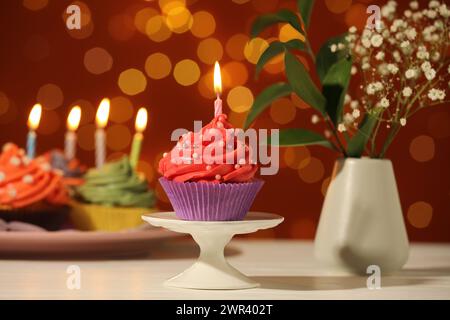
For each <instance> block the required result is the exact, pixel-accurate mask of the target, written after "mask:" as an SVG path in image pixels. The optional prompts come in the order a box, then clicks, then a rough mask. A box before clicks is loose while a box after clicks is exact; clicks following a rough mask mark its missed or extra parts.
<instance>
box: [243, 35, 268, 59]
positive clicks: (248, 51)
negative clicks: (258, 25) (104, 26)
mask: <svg viewBox="0 0 450 320" xmlns="http://www.w3.org/2000/svg"><path fill="white" fill-rule="evenodd" d="M268 46H269V44H268V42H267V41H266V40H264V39H262V38H259V37H256V38H253V39H251V40H250V41H248V42H247V44H246V45H245V48H244V55H245V58H246V59H247V61H248V62H250V63H253V64H256V63H257V62H258V59H259V57H260V56H261V54H262V53H263V52H264V50H266V49H267V47H268Z"/></svg>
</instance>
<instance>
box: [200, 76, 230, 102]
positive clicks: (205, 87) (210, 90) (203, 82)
mask: <svg viewBox="0 0 450 320" xmlns="http://www.w3.org/2000/svg"><path fill="white" fill-rule="evenodd" d="M224 80H226V79H224V74H223V71H222V82H223V81H224ZM213 81H214V72H213V71H212V70H210V71H208V72H207V73H206V74H204V75H203V76H202V77H201V78H200V80H199V81H198V85H197V88H198V91H199V92H200V95H201V96H202V97H204V98H206V99H214V98H215V96H216V93H215V92H214V86H213ZM222 85H223V86H224V87H225V83H222Z"/></svg>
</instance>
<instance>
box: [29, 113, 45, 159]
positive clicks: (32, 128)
mask: <svg viewBox="0 0 450 320" xmlns="http://www.w3.org/2000/svg"><path fill="white" fill-rule="evenodd" d="M41 114H42V106H41V105H40V104H35V105H34V106H33V108H32V109H31V112H30V115H29V116H28V128H29V131H28V135H27V157H28V158H30V159H33V158H34V155H35V153H36V129H37V128H38V127H39V122H40V121H41Z"/></svg>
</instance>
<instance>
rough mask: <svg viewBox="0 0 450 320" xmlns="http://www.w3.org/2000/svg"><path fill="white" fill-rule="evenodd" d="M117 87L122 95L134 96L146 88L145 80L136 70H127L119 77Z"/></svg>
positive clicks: (140, 72)
mask: <svg viewBox="0 0 450 320" xmlns="http://www.w3.org/2000/svg"><path fill="white" fill-rule="evenodd" d="M118 85H119V88H120V90H122V92H123V93H125V94H127V95H129V96H134V95H136V94H138V93H141V92H142V91H144V90H145V88H146V87H147V79H146V78H145V75H144V74H143V73H142V71H140V70H138V69H134V68H131V69H127V70H125V71H123V72H122V73H121V74H120V75H119V80H118Z"/></svg>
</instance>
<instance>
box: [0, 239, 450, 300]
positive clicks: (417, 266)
mask: <svg viewBox="0 0 450 320" xmlns="http://www.w3.org/2000/svg"><path fill="white" fill-rule="evenodd" d="M312 249H313V247H312V242H306V241H292V240H246V239H238V240H233V241H232V242H231V244H230V245H229V246H228V248H227V252H226V254H227V256H228V261H229V262H230V263H231V264H232V265H234V266H235V267H237V268H238V269H239V270H241V271H242V272H243V273H245V274H247V275H248V276H251V277H254V278H255V279H256V280H257V281H259V282H260V283H261V284H262V287H261V288H257V289H248V290H237V291H204V290H188V289H174V288H167V287H165V286H164V285H163V282H164V280H166V279H168V278H170V277H171V276H174V275H176V274H177V273H179V272H181V271H182V270H184V269H185V268H187V267H189V265H190V264H191V263H192V262H193V261H194V259H195V258H196V255H197V253H198V250H197V248H196V247H195V245H194V244H193V242H192V241H188V240H182V239H177V240H170V241H168V242H166V243H163V244H160V245H159V246H157V249H152V252H151V253H150V254H149V256H148V257H144V258H134V259H122V260H84V261H83V260H74V261H72V260H65V261H58V260H55V261H48V260H46V261H43V260H32V261H29V260H1V261H0V299H450V244H425V243H423V244H419V243H415V244H412V245H411V254H410V259H409V261H408V263H407V265H406V266H405V268H404V270H403V271H401V272H399V273H398V274H396V275H391V276H386V277H382V280H381V287H382V288H381V289H378V290H373V289H372V290H369V289H367V286H366V280H367V278H366V277H357V276H349V275H345V274H337V273H336V272H334V273H332V272H330V271H329V270H326V269H324V267H322V266H320V265H319V264H318V263H317V262H316V261H315V260H314V259H313V250H312ZM69 265H78V266H79V267H80V269H81V288H80V289H79V290H69V289H68V288H67V285H66V281H67V277H68V274H67V273H66V269H67V267H68V266H69Z"/></svg>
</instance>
